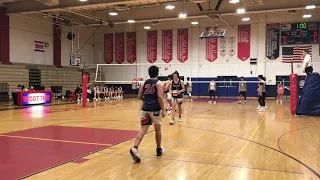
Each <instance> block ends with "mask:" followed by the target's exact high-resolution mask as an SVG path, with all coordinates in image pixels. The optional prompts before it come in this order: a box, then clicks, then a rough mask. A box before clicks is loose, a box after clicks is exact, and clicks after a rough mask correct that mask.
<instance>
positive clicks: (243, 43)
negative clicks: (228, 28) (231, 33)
mask: <svg viewBox="0 0 320 180" xmlns="http://www.w3.org/2000/svg"><path fill="white" fill-rule="evenodd" d="M238 58H239V59H240V60H241V61H246V60H248V59H249V58H250V25H239V26H238Z"/></svg>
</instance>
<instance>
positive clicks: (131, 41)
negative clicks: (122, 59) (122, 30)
mask: <svg viewBox="0 0 320 180" xmlns="http://www.w3.org/2000/svg"><path fill="white" fill-rule="evenodd" d="M136 60H137V36H136V32H128V33H127V61H128V62H129V63H130V64H132V63H134V62H136Z"/></svg>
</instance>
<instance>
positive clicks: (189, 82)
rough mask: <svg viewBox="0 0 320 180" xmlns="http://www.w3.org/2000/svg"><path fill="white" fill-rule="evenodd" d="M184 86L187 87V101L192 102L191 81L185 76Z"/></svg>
mask: <svg viewBox="0 0 320 180" xmlns="http://www.w3.org/2000/svg"><path fill="white" fill-rule="evenodd" d="M185 86H186V87H187V93H188V99H187V101H190V102H193V100H192V95H191V93H192V82H191V80H190V78H189V77H187V82H186V84H185Z"/></svg>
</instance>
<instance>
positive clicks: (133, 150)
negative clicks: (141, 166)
mask: <svg viewBox="0 0 320 180" xmlns="http://www.w3.org/2000/svg"><path fill="white" fill-rule="evenodd" d="M130 154H131V156H132V159H133V161H134V162H135V163H138V162H140V161H141V159H140V157H139V155H138V149H137V148H131V149H130Z"/></svg>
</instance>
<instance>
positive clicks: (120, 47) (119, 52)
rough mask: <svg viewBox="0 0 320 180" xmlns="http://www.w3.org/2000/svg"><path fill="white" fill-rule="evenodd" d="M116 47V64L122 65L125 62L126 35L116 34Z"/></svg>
mask: <svg viewBox="0 0 320 180" xmlns="http://www.w3.org/2000/svg"><path fill="white" fill-rule="evenodd" d="M115 46H116V62H117V63H118V64H122V63H123V62H124V33H116V34H115Z"/></svg>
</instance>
